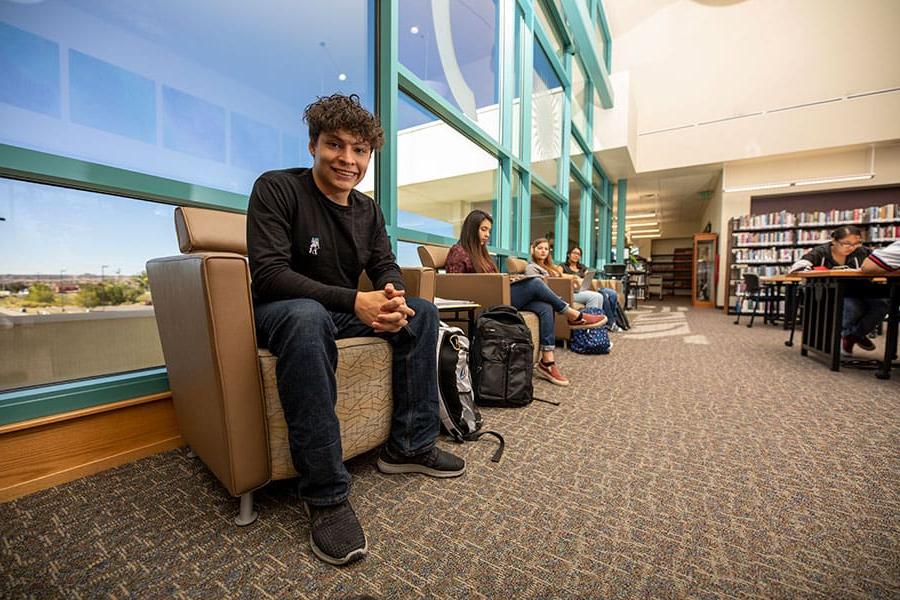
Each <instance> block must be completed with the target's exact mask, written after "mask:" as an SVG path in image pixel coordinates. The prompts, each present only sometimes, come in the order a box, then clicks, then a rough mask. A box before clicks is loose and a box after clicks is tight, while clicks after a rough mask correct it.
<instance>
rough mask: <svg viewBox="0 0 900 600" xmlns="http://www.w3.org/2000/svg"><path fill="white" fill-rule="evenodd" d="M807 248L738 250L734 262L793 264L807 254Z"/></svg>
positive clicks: (735, 251)
mask: <svg viewBox="0 0 900 600" xmlns="http://www.w3.org/2000/svg"><path fill="white" fill-rule="evenodd" d="M806 252H807V249H805V248H758V249H757V248H736V249H735V250H734V262H735V263H741V264H753V263H763V262H766V263H793V262H795V261H797V260H798V259H799V258H800V257H801V256H803V255H804V254H806Z"/></svg>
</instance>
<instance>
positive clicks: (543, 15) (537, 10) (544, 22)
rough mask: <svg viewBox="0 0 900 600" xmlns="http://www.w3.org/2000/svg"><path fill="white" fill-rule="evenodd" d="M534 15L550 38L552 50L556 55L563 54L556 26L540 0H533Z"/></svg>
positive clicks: (560, 55)
mask: <svg viewBox="0 0 900 600" xmlns="http://www.w3.org/2000/svg"><path fill="white" fill-rule="evenodd" d="M534 15H535V17H537V21H538V23H540V24H541V27H543V28H544V31H545V32H546V33H547V37H548V38H550V44H551V45H552V46H553V51H554V52H556V56H558V57H560V58H561V57H562V55H563V45H562V42H561V41H560V40H559V34H558V33H557V32H556V27H554V26H553V25H552V24H551V22H550V16H549V15H548V14H547V10H546V9H545V8H544V3H543V1H542V0H535V2H534Z"/></svg>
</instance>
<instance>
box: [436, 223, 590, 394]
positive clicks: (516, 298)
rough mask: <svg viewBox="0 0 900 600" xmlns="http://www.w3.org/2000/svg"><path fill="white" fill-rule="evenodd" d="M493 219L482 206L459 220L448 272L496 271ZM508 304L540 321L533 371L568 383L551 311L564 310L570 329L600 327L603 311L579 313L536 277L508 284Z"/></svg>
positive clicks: (555, 380)
mask: <svg viewBox="0 0 900 600" xmlns="http://www.w3.org/2000/svg"><path fill="white" fill-rule="evenodd" d="M493 224H494V220H493V219H492V218H491V216H490V215H489V214H487V213H486V212H484V211H483V210H473V211H472V212H471V213H469V215H468V216H467V217H466V220H465V221H464V222H463V226H462V231H461V232H460V235H459V242H458V243H456V244H454V245H453V247H452V248H450V252H449V253H448V254H447V263H446V269H447V272H448V273H497V272H498V270H497V267H496V265H494V262H493V261H492V260H491V257H490V255H489V254H488V251H487V242H488V239H490V237H491V228H492V227H493ZM510 298H511V302H512V305H513V306H515V307H516V308H518V309H519V310H528V311H531V312H533V313H535V314H537V316H538V322H539V324H540V327H539V332H540V345H541V360H540V361H539V362H538V366H537V370H536V371H535V373H536V374H537V375H538V376H540V377H543V378H544V379H546V380H547V381H549V382H551V383H554V384H556V385H563V386H565V385H569V380H568V379H567V378H566V377H565V376H563V374H562V373H561V372H560V370H559V366H557V364H556V362H555V360H554V356H553V351H554V350H555V349H556V336H555V335H554V333H553V331H554V327H553V313H554V312H558V313H560V314H564V315H565V316H566V317H567V318H568V320H569V327H572V328H573V329H589V328H593V327H600V326H602V325H604V324H605V323H606V317H605V316H603V315H589V314H583V313H581V312H579V311H577V310H575V309H574V308H572V307H571V306H569V305H568V304H566V303H565V302H563V300H562V299H561V298H560V297H559V296H557V295H556V294H554V293H553V291H552V290H551V289H550V288H548V287H547V284H546V283H544V282H543V281H542V280H541V279H540V278H539V277H530V278H525V279H520V280H518V281H515V282H513V283H511V284H510Z"/></svg>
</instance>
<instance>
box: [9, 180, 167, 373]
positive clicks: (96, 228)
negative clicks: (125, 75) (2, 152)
mask: <svg viewBox="0 0 900 600" xmlns="http://www.w3.org/2000/svg"><path fill="white" fill-rule="evenodd" d="M172 211H173V209H172V207H170V206H165V205H162V204H156V203H153V202H144V201H140V200H128V199H123V198H114V197H111V196H107V195H104V194H96V193H91V192H82V191H76V190H70V189H64V188H58V187H53V186H48V185H39V184H34V183H27V182H23V181H15V180H10V179H0V217H3V219H4V220H2V221H0V390H9V389H13V388H20V387H28V386H34V385H40V384H45V383H53V382H59V381H67V380H71V379H80V378H84V377H91V376H95V375H103V374H108V373H117V372H123V371H133V370H136V369H144V368H149V367H157V366H161V365H162V364H163V356H162V350H161V348H160V344H159V337H158V334H157V329H156V320H155V319H154V317H153V307H152V305H151V301H150V291H149V288H148V285H147V278H146V273H145V266H144V265H145V263H146V261H147V260H148V259H150V258H154V257H158V256H168V255H171V254H177V253H178V243H177V241H176V240H175V228H174V226H173V219H172Z"/></svg>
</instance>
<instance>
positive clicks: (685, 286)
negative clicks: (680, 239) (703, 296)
mask: <svg viewBox="0 0 900 600" xmlns="http://www.w3.org/2000/svg"><path fill="white" fill-rule="evenodd" d="M672 263H673V265H674V272H675V276H674V282H673V284H674V285H673V289H674V294H675V295H676V296H690V295H691V277H692V275H693V271H694V249H693V248H675V254H674V256H673V259H672Z"/></svg>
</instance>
